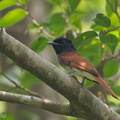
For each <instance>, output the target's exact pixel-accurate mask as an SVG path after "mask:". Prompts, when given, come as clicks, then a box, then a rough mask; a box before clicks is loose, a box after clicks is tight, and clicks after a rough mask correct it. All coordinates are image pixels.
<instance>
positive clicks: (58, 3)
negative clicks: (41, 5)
mask: <svg viewBox="0 0 120 120" xmlns="http://www.w3.org/2000/svg"><path fill="white" fill-rule="evenodd" d="M47 1H48V2H50V3H53V4H57V5H61V0H47Z"/></svg>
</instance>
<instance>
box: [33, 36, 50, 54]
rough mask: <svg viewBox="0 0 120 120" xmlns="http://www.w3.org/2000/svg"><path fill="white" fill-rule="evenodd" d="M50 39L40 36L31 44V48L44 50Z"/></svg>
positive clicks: (36, 50) (38, 50) (37, 50)
mask: <svg viewBox="0 0 120 120" xmlns="http://www.w3.org/2000/svg"><path fill="white" fill-rule="evenodd" d="M47 41H48V40H47V39H46V38H44V37H39V38H38V39H37V40H35V41H34V42H33V43H32V45H31V49H32V50H34V51H35V52H40V51H42V50H43V49H44V48H45V46H46V42H47Z"/></svg>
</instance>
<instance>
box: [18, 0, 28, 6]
mask: <svg viewBox="0 0 120 120" xmlns="http://www.w3.org/2000/svg"><path fill="white" fill-rule="evenodd" d="M18 1H19V2H20V3H22V4H24V5H26V4H27V3H28V1H29V0H18Z"/></svg>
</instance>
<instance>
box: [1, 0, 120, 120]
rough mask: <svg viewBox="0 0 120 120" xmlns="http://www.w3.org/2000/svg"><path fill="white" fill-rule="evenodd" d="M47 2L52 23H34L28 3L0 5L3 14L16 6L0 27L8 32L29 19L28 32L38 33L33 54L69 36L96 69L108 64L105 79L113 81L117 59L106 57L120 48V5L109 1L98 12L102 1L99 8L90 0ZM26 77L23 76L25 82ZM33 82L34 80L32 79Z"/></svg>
mask: <svg viewBox="0 0 120 120" xmlns="http://www.w3.org/2000/svg"><path fill="white" fill-rule="evenodd" d="M46 1H47V2H48V3H49V4H50V5H51V6H52V9H51V14H50V16H49V18H50V20H49V21H47V22H41V23H38V22H37V20H35V19H33V17H31V16H32V15H31V14H30V13H29V11H28V10H27V4H28V0H2V1H0V11H3V10H5V9H7V8H10V7H13V6H16V8H15V9H12V10H11V11H8V12H7V13H6V14H5V15H4V16H2V17H1V19H0V26H2V27H6V28H7V27H10V26H13V25H14V24H16V23H18V22H20V21H21V20H22V19H24V18H25V17H26V16H29V17H30V18H31V20H32V24H30V25H29V27H28V29H27V30H28V31H32V30H37V31H38V32H37V35H36V38H37V39H35V40H34V41H33V43H32V44H31V49H32V50H34V51H35V52H41V51H42V50H43V49H44V48H45V47H46V42H47V41H48V40H53V39H54V38H56V37H59V36H66V37H67V38H69V39H71V40H72V41H73V44H74V46H75V47H76V48H77V50H78V52H79V53H80V54H81V55H82V56H84V57H86V59H88V60H89V61H90V62H91V63H93V64H94V65H95V66H97V65H100V64H102V60H104V59H105V60H106V59H107V62H106V63H105V64H102V65H103V74H104V77H105V78H107V79H110V77H112V76H114V75H116V74H117V72H118V70H119V64H118V61H117V60H116V59H114V60H112V59H113V58H116V57H109V58H106V57H107V56H108V55H109V56H116V54H117V52H118V50H119V47H120V14H119V12H118V11H120V8H119V4H118V3H117V2H119V1H117V0H106V3H104V5H105V6H104V9H105V10H104V11H101V10H99V9H100V8H101V9H102V8H103V1H101V0H98V1H97V2H99V4H96V0H92V1H89V0H87V2H85V1H84V2H83V1H81V0H65V1H64V0H63V1H62V0H46ZM87 3H88V4H89V6H88V4H87ZM97 8H99V9H97ZM93 9H94V10H93ZM103 58H104V59H103ZM25 74H26V75H25V76H27V75H28V73H25ZM25 76H24V75H23V76H22V78H24V77H25ZM18 77H20V76H18ZM22 78H21V79H22ZM30 78H34V77H33V76H31V77H30ZM24 79H25V78H24ZM34 79H35V78H34ZM111 79H112V78H111ZM118 80H119V79H118ZM118 80H116V81H115V82H112V84H113V85H112V86H115V87H114V89H113V90H114V91H115V92H117V91H118V88H120V82H118ZM22 82H23V83H22ZM30 83H31V85H28V86H27V85H25V83H24V81H21V84H22V85H24V86H25V87H28V88H30V87H31V86H32V82H30ZM117 83H118V84H117ZM86 86H87V87H89V86H93V84H91V82H87V84H86ZM117 95H118V96H120V92H117ZM109 101H110V100H109ZM113 103H114V104H113ZM113 103H112V102H110V105H111V106H112V107H113V106H116V102H115V101H113ZM116 111H120V109H119V108H117V109H116ZM11 119H12V118H11Z"/></svg>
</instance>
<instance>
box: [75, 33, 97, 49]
mask: <svg viewBox="0 0 120 120" xmlns="http://www.w3.org/2000/svg"><path fill="white" fill-rule="evenodd" d="M97 36H98V35H97V33H96V32H95V31H87V32H84V33H82V34H80V35H78V36H77V37H76V38H75V39H74V40H73V44H74V46H75V47H76V48H78V47H80V46H81V45H82V46H83V45H85V44H88V43H89V42H90V41H91V40H93V39H94V38H95V37H97Z"/></svg>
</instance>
